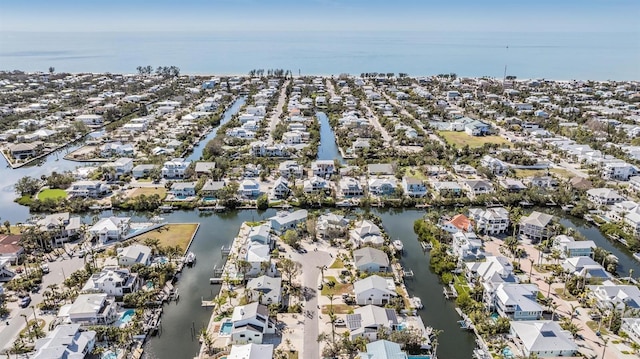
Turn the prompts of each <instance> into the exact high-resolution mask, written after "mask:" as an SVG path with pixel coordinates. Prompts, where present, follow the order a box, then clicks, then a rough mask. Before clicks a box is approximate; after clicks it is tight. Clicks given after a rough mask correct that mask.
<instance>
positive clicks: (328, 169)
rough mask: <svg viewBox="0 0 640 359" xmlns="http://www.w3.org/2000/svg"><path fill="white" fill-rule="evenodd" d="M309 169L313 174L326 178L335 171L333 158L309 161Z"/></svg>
mask: <svg viewBox="0 0 640 359" xmlns="http://www.w3.org/2000/svg"><path fill="white" fill-rule="evenodd" d="M311 171H312V172H313V174H314V175H315V176H318V177H322V178H327V177H330V176H331V175H333V174H334V173H335V171H336V168H335V164H334V162H333V160H317V161H313V162H311Z"/></svg>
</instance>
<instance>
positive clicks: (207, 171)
mask: <svg viewBox="0 0 640 359" xmlns="http://www.w3.org/2000/svg"><path fill="white" fill-rule="evenodd" d="M215 168H216V163H215V162H202V161H198V162H196V166H195V168H194V171H195V173H196V176H198V177H199V176H211V171H213V170H214V169H215Z"/></svg>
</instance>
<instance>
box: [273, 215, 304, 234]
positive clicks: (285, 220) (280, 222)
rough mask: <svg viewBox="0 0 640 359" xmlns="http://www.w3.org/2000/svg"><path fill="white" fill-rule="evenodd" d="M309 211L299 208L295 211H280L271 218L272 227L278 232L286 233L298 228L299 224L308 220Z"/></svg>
mask: <svg viewBox="0 0 640 359" xmlns="http://www.w3.org/2000/svg"><path fill="white" fill-rule="evenodd" d="M307 215H308V212H307V210H306V209H299V210H297V211H294V212H287V211H280V212H278V213H277V214H276V215H275V216H273V217H271V218H269V220H270V221H271V228H272V229H273V231H274V232H276V233H277V234H284V232H286V231H287V230H289V229H296V228H297V226H298V224H301V223H305V222H306V221H307Z"/></svg>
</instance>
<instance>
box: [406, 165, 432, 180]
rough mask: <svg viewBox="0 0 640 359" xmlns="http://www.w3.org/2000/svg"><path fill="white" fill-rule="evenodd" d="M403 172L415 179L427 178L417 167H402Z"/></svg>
mask: <svg viewBox="0 0 640 359" xmlns="http://www.w3.org/2000/svg"><path fill="white" fill-rule="evenodd" d="M402 169H404V174H405V175H406V176H409V177H413V178H415V179H417V180H421V181H425V180H427V176H425V175H424V173H422V172H421V171H420V170H419V169H417V168H413V167H403V168H402Z"/></svg>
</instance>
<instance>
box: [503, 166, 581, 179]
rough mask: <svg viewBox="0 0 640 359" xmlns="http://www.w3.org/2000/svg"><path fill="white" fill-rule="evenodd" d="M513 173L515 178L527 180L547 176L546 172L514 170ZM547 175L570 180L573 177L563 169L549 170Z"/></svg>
mask: <svg viewBox="0 0 640 359" xmlns="http://www.w3.org/2000/svg"><path fill="white" fill-rule="evenodd" d="M514 171H515V175H516V177H517V178H527V177H536V176H546V175H547V170H526V169H515V170H514ZM549 173H550V174H555V175H556V176H558V177H562V178H571V177H573V176H574V175H573V174H572V173H571V172H570V171H567V170H565V169H564V168H549Z"/></svg>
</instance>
